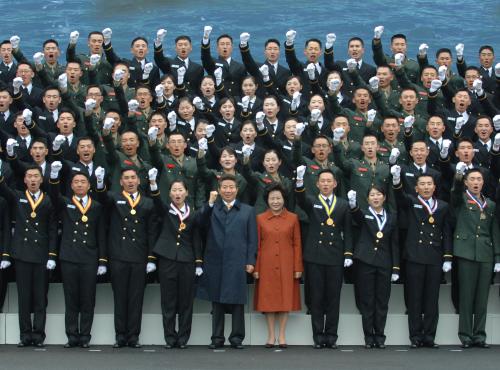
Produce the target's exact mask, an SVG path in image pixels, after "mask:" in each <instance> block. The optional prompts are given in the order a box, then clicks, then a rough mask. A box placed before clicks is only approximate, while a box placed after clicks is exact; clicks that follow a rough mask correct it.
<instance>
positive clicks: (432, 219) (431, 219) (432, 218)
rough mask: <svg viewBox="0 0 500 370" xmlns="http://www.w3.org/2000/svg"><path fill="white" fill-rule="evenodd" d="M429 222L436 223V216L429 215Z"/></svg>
mask: <svg viewBox="0 0 500 370" xmlns="http://www.w3.org/2000/svg"><path fill="white" fill-rule="evenodd" d="M429 223H430V224H433V223H434V217H432V216H431V217H429Z"/></svg>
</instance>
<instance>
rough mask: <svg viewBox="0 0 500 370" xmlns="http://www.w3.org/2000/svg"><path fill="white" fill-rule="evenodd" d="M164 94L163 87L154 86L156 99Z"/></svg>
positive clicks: (160, 85)
mask: <svg viewBox="0 0 500 370" xmlns="http://www.w3.org/2000/svg"><path fill="white" fill-rule="evenodd" d="M164 93H165V86H163V85H162V84H159V85H156V87H155V95H156V97H157V98H160V97H163V94H164Z"/></svg>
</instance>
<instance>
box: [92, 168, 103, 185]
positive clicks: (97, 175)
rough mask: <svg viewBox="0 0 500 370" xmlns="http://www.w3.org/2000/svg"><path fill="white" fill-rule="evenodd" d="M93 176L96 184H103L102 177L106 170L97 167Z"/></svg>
mask: <svg viewBox="0 0 500 370" xmlns="http://www.w3.org/2000/svg"><path fill="white" fill-rule="evenodd" d="M94 175H95V178H96V180H97V182H98V183H101V184H102V183H103V182H104V176H105V175H106V170H105V169H104V168H103V167H101V166H99V167H97V168H96V169H95V171H94Z"/></svg>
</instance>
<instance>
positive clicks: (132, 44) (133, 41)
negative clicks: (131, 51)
mask: <svg viewBox="0 0 500 370" xmlns="http://www.w3.org/2000/svg"><path fill="white" fill-rule="evenodd" d="M136 41H144V42H145V43H146V45H149V42H148V40H146V39H145V38H144V37H142V36H138V37H136V38H135V39H133V40H132V42H131V43H130V47H132V46H134V44H135V42H136Z"/></svg>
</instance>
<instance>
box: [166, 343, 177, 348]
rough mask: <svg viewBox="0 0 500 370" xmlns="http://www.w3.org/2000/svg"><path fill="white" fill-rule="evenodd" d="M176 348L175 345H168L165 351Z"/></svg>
mask: <svg viewBox="0 0 500 370" xmlns="http://www.w3.org/2000/svg"><path fill="white" fill-rule="evenodd" d="M174 347H175V345H173V344H168V343H167V344H165V349H172V348H174Z"/></svg>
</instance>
